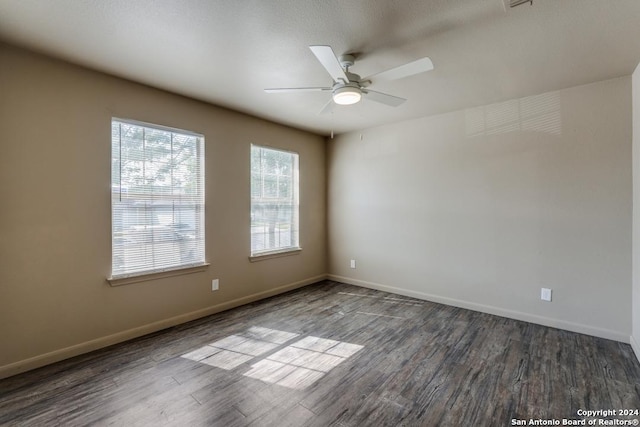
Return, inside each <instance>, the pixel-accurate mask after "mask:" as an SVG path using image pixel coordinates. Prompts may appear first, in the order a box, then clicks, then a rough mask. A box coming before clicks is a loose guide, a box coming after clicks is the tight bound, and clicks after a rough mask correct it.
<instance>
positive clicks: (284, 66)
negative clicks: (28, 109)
mask: <svg viewBox="0 0 640 427" xmlns="http://www.w3.org/2000/svg"><path fill="white" fill-rule="evenodd" d="M505 3H506V4H507V6H505ZM0 40H4V41H6V42H8V43H11V44H16V45H19V46H24V47H27V48H29V49H33V50H36V51H39V52H44V53H46V54H49V55H51V56H54V57H59V58H62V59H65V60H67V61H70V62H73V63H77V64H80V65H83V66H86V67H90V68H93V69H96V70H100V71H104V72H106V73H109V74H113V75H116V76H121V77H125V78H128V79H131V80H134V81H138V82H142V83H145V84H148V85H151V86H155V87H158V88H161V89H166V90H169V91H172V92H176V93H179V94H183V95H186V96H190V97H193V98H197V99H200V100H204V101H207V102H211V103H213V104H217V105H222V106H225V107H229V108H232V109H235V110H239V111H242V112H246V113H249V114H252V115H255V116H258V117H263V118H266V119H269V120H272V121H275V122H279V123H284V124H287V125H291V126H294V127H298V128H301V129H305V130H309V131H312V132H316V133H320V134H324V135H327V134H329V133H330V132H331V131H332V130H333V131H335V133H341V132H345V131H349V130H357V129H363V128H367V127H371V126H375V125H378V124H382V123H390V122H395V121H399V120H405V119H409V118H414V117H420V116H428V115H433V114H438V113H443V112H447V111H453V110H459V109H463V108H468V107H474V106H478V105H485V104H489V103H493V102H499V101H504V100H507V99H513V98H519V97H522V96H527V95H533V94H539V93H543V92H547V91H552V90H557V89H561V88H565V87H570V86H575V85H579V84H585V83H590V82H594V81H599V80H604V79H608V78H613V77H619V76H623V75H629V74H631V73H632V72H633V70H634V68H635V66H636V65H637V64H638V62H640V0H534V1H533V5H529V4H524V5H521V6H518V7H515V8H509V7H508V0H135V1H132V0H83V1H78V0H55V1H52V0H0ZM316 44H326V45H330V46H332V47H333V49H334V51H335V52H336V53H337V54H338V55H339V54H341V53H346V52H356V53H357V54H358V55H357V60H356V64H355V66H354V67H353V68H352V71H353V72H356V73H358V74H360V75H362V76H366V75H369V74H373V73H376V72H379V71H383V70H385V69H388V68H392V67H395V66H398V65H401V64H404V63H406V62H409V61H411V60H414V59H418V58H420V57H423V56H429V57H430V58H431V59H432V61H433V63H434V65H435V70H434V71H431V72H429V73H426V74H421V75H416V76H413V77H408V78H406V79H403V80H400V81H393V82H384V83H380V84H379V85H375V84H374V85H372V86H371V88H372V89H376V90H379V91H382V92H386V93H390V94H393V95H396V96H401V97H404V98H407V99H408V101H407V102H405V103H404V104H403V105H401V106H400V107H396V108H393V107H388V106H385V105H382V104H377V103H374V102H371V101H368V102H367V101H364V102H361V103H359V104H356V105H354V106H345V107H336V108H335V109H334V112H333V113H331V114H325V115H319V114H318V112H319V111H320V110H321V109H322V107H323V106H324V105H325V103H326V102H327V101H328V99H329V97H330V94H329V93H327V92H317V93H316V92H311V93H300V94H293V93H288V94H267V93H265V92H264V91H263V89H264V88H271V87H295V86H330V85H331V83H332V81H331V78H330V76H329V75H328V74H327V72H326V71H325V70H324V68H323V67H322V66H321V65H320V63H319V62H318V61H317V60H316V58H315V57H314V55H313V54H312V52H311V51H310V50H309V48H308V46H309V45H316ZM0 66H2V65H0ZM0 90H1V88H0Z"/></svg>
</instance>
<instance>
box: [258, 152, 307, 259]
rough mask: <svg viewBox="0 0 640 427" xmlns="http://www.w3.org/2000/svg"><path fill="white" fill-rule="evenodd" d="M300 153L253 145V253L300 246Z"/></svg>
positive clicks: (266, 252) (265, 252)
mask: <svg viewBox="0 0 640 427" xmlns="http://www.w3.org/2000/svg"><path fill="white" fill-rule="evenodd" d="M298 196H299V189H298V154H297V153H292V152H289V151H282V150H276V149H273V148H267V147H261V146H258V145H252V146H251V255H252V256H253V255H260V254H268V253H270V252H278V251H283V250H287V249H298V245H299V243H298V238H299V225H298V222H299V221H298V210H299V209H298Z"/></svg>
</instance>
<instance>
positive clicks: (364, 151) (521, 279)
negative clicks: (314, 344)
mask: <svg viewBox="0 0 640 427" xmlns="http://www.w3.org/2000/svg"><path fill="white" fill-rule="evenodd" d="M328 162H329V172H328V179H329V187H328V209H329V210H328V215H329V217H328V218H329V247H330V254H329V272H330V273H331V277H333V278H335V279H338V280H343V281H346V282H349V283H354V284H359V285H364V286H369V287H373V288H378V289H383V290H389V291H393V292H398V293H401V294H405V295H412V296H417V297H420V298H424V299H427V300H433V301H439V302H444V303H448V304H452V305H457V306H462V307H467V308H471V309H476V310H480V311H485V312H489V313H495V314H500V315H504V316H508V317H513V318H517V319H523V320H528V321H532V322H537V323H540V324H545V325H550V326H557V327H561V328H564V329H568V330H573V331H578V332H585V333H589V334H593V335H597V336H602V337H607V338H612V339H617V340H620V341H628V340H629V335H630V333H631V299H630V296H631V216H632V196H631V194H632V176H631V78H630V77H622V78H617V79H613V80H608V81H603V82H599V83H594V84H590V85H585V86H579V87H574V88H569V89H566V90H561V91H557V92H550V93H545V94H541V95H538V96H532V97H527V98H522V99H516V100H512V101H509V102H504V103H500V104H495V105H487V106H482V107H478V108H472V109H468V110H464V111H456V112H452V113H448V114H443V115H438V116H434V117H427V118H421V119H416V120H412V121H407V122H403V123H398V124H393V125H386V126H381V127H377V128H372V129H367V130H364V131H362V132H354V133H349V134H345V135H343V136H340V137H338V138H336V139H334V140H332V141H331V142H330V145H329V148H328ZM350 259H356V261H357V268H356V269H355V270H354V269H351V268H349V260H350ZM541 287H549V288H552V289H553V302H551V303H547V302H542V301H541V300H540V288H541Z"/></svg>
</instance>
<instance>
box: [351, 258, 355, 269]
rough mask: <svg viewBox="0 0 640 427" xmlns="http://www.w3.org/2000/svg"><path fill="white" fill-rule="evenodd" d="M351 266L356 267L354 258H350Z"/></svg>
mask: <svg viewBox="0 0 640 427" xmlns="http://www.w3.org/2000/svg"><path fill="white" fill-rule="evenodd" d="M351 268H356V260H355V259H352V260H351Z"/></svg>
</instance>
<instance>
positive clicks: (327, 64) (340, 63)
mask: <svg viewBox="0 0 640 427" xmlns="http://www.w3.org/2000/svg"><path fill="white" fill-rule="evenodd" d="M309 48H310V49H311V51H312V52H313V54H314V55H315V56H316V58H318V61H320V63H321V64H322V66H323V67H324V68H325V69H326V70H327V72H328V73H329V75H331V78H332V79H333V85H332V86H330V87H295V88H273V89H265V90H264V91H265V92H267V93H284V92H331V94H332V97H331V100H330V101H329V102H328V103H327V105H325V107H324V108H323V109H322V111H321V113H323V112H326V111H328V110H329V109H330V108H331V106H332V102H335V103H336V104H339V105H351V104H356V103H358V102H360V100H361V99H362V97H366V98H367V99H370V100H372V101H375V102H380V103H382V104H386V105H389V106H392V107H397V106H399V105H400V104H402V103H403V102H404V101H406V99H404V98H400V97H398V96H393V95H389V94H386V93H382V92H378V91H375V90H371V89H368V86H369V85H370V84H371V83H373V82H378V81H383V80H398V79H402V78H404V77H409V76H413V75H415V74H420V73H424V72H426V71H430V70H433V62H431V59H429V58H428V57H424V58H421V59H418V60H416V61H412V62H409V63H407V64H404V65H401V66H399V67H395V68H392V69H390V70H387V71H383V72H381V73H377V74H373V75H371V76H368V77H365V78H361V77H360V76H359V75H357V74H354V73H352V72H351V71H349V69H350V68H351V67H352V66H353V64H354V63H355V56H354V55H350V54H345V55H341V56H340V57H339V58H338V57H336V54H335V53H334V52H333V49H331V46H309Z"/></svg>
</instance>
